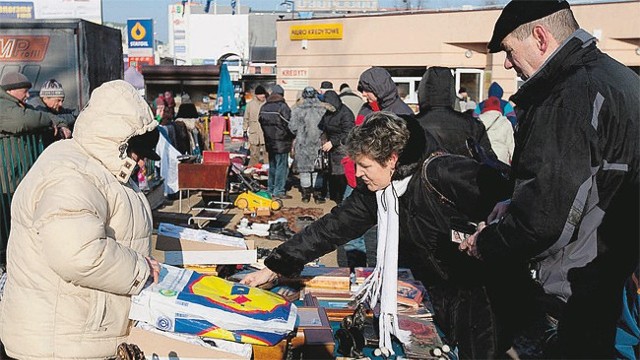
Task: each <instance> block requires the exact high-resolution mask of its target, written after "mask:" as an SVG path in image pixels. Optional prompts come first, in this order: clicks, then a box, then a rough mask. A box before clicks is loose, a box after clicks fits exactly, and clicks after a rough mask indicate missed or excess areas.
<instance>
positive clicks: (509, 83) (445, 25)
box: [277, 0, 640, 103]
mask: <svg viewBox="0 0 640 360" xmlns="http://www.w3.org/2000/svg"><path fill="white" fill-rule="evenodd" d="M572 9H573V11H574V14H575V16H576V18H577V20H578V22H579V24H580V25H581V27H582V28H583V29H585V30H587V31H588V32H590V33H592V34H595V33H596V32H598V31H599V33H600V34H601V35H600V40H599V44H598V46H599V48H600V49H601V50H603V51H604V52H606V53H608V54H609V55H611V56H612V57H613V58H615V59H617V60H618V61H620V62H622V63H623V64H625V65H627V66H640V55H638V54H636V49H638V48H640V21H638V19H639V18H640V0H638V1H631V2H618V3H607V4H589V5H573V6H572ZM500 11H501V9H489V10H469V11H456V12H451V11H436V12H434V11H428V12H418V13H412V14H406V13H405V14H384V15H370V16H354V17H335V18H322V19H310V20H281V21H278V22H277V39H278V40H277V64H278V77H277V82H278V84H281V85H283V86H284V87H285V89H286V90H285V97H286V99H287V101H289V102H290V103H291V102H293V101H294V100H295V97H296V95H297V92H298V91H296V90H289V89H287V88H288V87H289V88H291V86H292V85H291V84H292V83H295V85H297V86H298V87H299V86H301V85H303V84H305V83H306V84H308V85H310V86H314V87H316V88H319V87H320V82H322V81H324V80H330V81H332V82H333V84H334V86H335V87H336V88H337V87H339V85H340V84H341V83H343V82H347V83H349V84H350V85H351V86H352V88H353V89H354V90H355V88H356V85H357V80H358V77H359V75H360V73H362V71H364V70H366V69H367V68H369V67H370V66H382V67H396V66H412V67H425V68H426V67H428V66H434V65H440V66H448V67H451V68H475V69H484V70H485V84H489V83H490V82H491V81H498V82H499V83H500V84H501V85H502V87H503V88H504V90H505V98H506V97H508V96H509V95H511V94H512V93H513V92H515V90H516V86H517V83H516V78H515V73H514V72H513V71H511V70H509V71H507V70H505V69H504V67H503V62H504V52H501V53H498V54H486V53H485V52H486V44H487V42H488V40H489V39H490V38H491V33H492V31H493V25H494V23H495V20H496V19H497V18H498V16H499V15H500ZM327 23H341V24H342V26H343V38H342V39H341V40H307V41H306V45H305V46H303V41H299V40H297V41H292V40H290V39H289V27H290V26H292V25H308V24H327ZM303 47H304V48H303ZM467 50H471V51H472V54H471V57H466V56H465V51H467ZM287 69H298V70H303V71H302V72H300V73H299V74H298V75H296V76H297V78H295V79H293V78H289V77H283V76H282V71H283V70H287ZM294 87H296V86H294ZM336 90H337V89H336ZM485 94H486V89H485Z"/></svg>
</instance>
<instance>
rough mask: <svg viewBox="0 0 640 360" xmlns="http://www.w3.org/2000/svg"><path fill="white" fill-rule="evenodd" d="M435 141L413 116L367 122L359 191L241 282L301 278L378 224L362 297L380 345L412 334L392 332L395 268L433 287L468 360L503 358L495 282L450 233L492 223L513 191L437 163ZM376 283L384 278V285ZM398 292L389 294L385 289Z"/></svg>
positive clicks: (470, 170) (488, 174) (443, 159)
mask: <svg viewBox="0 0 640 360" xmlns="http://www.w3.org/2000/svg"><path fill="white" fill-rule="evenodd" d="M434 144H435V140H434V139H433V137H432V136H431V135H430V134H429V133H427V132H425V131H424V130H423V129H422V128H421V127H420V125H419V124H418V123H417V121H416V120H415V119H414V118H413V117H411V116H405V117H403V118H399V117H398V116H396V115H394V114H392V113H388V112H384V111H382V112H376V113H372V114H370V115H368V116H367V117H366V118H365V121H364V123H363V124H362V125H361V126H356V127H354V128H353V129H352V130H351V132H350V133H349V137H348V139H347V152H348V154H349V157H351V158H352V159H355V161H356V164H357V172H356V175H357V176H358V179H359V184H358V187H357V188H356V189H355V190H354V192H353V193H352V194H351V196H349V197H348V198H347V199H345V201H344V202H343V203H342V204H341V205H339V206H336V207H335V208H333V210H332V211H331V213H329V214H327V215H325V216H323V217H322V218H320V219H319V220H317V221H316V222H314V223H313V224H311V225H309V226H307V227H305V228H304V229H303V230H302V231H301V232H299V233H297V234H296V235H294V236H293V237H292V238H291V239H290V240H289V241H287V242H285V243H283V244H282V245H280V246H278V247H277V248H275V249H274V250H273V252H272V253H271V254H270V255H269V256H268V257H267V259H266V260H265V265H266V268H265V269H263V270H260V271H258V272H255V273H252V274H249V275H248V276H247V277H245V279H244V280H243V283H245V284H249V285H253V286H257V285H260V284H263V283H265V282H268V281H272V280H274V279H275V278H276V277H277V276H278V274H279V275H281V276H293V275H296V274H297V273H299V272H300V271H301V270H302V268H303V267H304V265H305V264H306V263H307V262H308V261H310V260H312V259H315V258H318V257H320V256H321V255H324V254H326V253H329V252H331V251H333V250H335V249H336V247H338V246H340V245H342V244H344V243H346V242H347V241H349V240H351V239H354V238H356V237H358V236H360V235H362V234H363V233H364V232H365V231H367V229H369V228H371V227H372V226H373V225H376V224H377V225H378V254H379V255H378V261H377V265H376V270H375V271H374V275H372V276H371V277H369V278H368V279H367V281H365V284H364V285H363V287H362V288H363V289H364V290H362V292H361V293H359V295H358V298H359V299H360V300H361V301H362V302H364V303H365V304H367V305H369V306H370V307H371V308H374V307H375V306H376V305H377V300H378V299H379V300H380V309H381V310H380V312H381V314H380V321H379V324H380V329H379V330H380V339H381V344H380V346H381V347H386V348H387V349H390V344H389V342H390V340H389V339H390V338H391V337H390V334H393V335H395V336H396V337H398V339H400V340H401V341H402V339H403V338H404V337H405V336H406V334H403V332H402V331H398V329H397V328H394V324H397V321H396V320H397V319H394V317H395V316H397V315H396V314H397V303H396V301H395V299H396V296H395V292H396V291H397V289H396V288H394V287H393V284H394V283H395V284H396V286H397V268H398V267H407V268H409V269H411V271H412V273H413V274H414V276H415V278H416V279H417V280H420V281H422V283H423V284H424V285H425V286H426V288H427V290H428V293H429V296H430V298H431V301H432V303H433V306H434V311H435V313H434V319H435V321H436V324H437V325H438V326H439V327H440V329H441V330H442V331H443V333H444V335H445V341H446V342H447V343H448V344H450V345H452V346H457V347H458V350H459V356H460V357H461V358H482V359H487V358H495V357H503V356H505V355H504V354H505V352H506V350H507V349H508V348H509V347H510V339H508V338H503V335H504V334H503V333H501V331H502V330H503V329H502V328H501V327H500V326H499V325H500V324H499V323H498V322H497V319H498V317H497V316H498V314H496V313H495V308H493V307H492V306H491V303H492V301H493V299H492V298H491V297H492V296H493V294H496V293H495V292H493V289H495V287H494V286H492V285H493V284H494V283H495V281H494V280H493V277H492V276H489V275H488V274H487V269H485V268H484V267H483V265H482V263H481V262H480V261H478V260H476V259H471V258H469V257H467V256H465V255H464V254H463V253H461V252H460V251H459V250H458V244H457V243H455V242H453V241H452V236H451V229H452V228H454V227H456V226H458V225H466V224H467V222H468V221H473V222H479V221H483V220H484V219H486V218H487V215H488V214H489V212H490V211H491V209H492V208H493V205H495V203H496V202H497V201H500V200H502V199H504V198H506V197H508V196H509V191H508V189H509V186H507V185H506V184H504V183H505V181H506V180H505V179H503V178H502V177H501V175H499V173H498V172H496V171H494V170H493V169H490V168H488V167H486V166H484V165H482V164H480V163H478V162H476V161H475V160H473V159H471V158H468V157H464V156H457V155H435V156H431V157H429V154H431V153H432V152H433V150H435V148H434V147H433V146H434ZM425 158H427V159H426V160H425ZM467 232H469V231H467ZM381 249H386V250H381ZM381 254H382V255H381ZM376 272H377V275H378V276H379V277H377V276H376V275H375V274H376ZM371 279H381V280H379V281H380V283H381V285H380V283H379V284H376V283H375V282H373V281H371ZM501 287H504V284H501ZM390 288H391V289H392V290H391V291H389V290H387V291H389V292H388V293H385V291H384V290H382V289H390Z"/></svg>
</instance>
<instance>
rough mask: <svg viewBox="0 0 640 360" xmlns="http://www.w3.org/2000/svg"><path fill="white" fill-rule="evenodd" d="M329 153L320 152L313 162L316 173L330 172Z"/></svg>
mask: <svg viewBox="0 0 640 360" xmlns="http://www.w3.org/2000/svg"><path fill="white" fill-rule="evenodd" d="M329 166H330V165H329V153H327V152H324V151H322V149H320V150H318V156H316V160H315V161H314V162H313V170H314V171H316V172H325V171H329Z"/></svg>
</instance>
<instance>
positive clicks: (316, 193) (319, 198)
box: [313, 191, 327, 204]
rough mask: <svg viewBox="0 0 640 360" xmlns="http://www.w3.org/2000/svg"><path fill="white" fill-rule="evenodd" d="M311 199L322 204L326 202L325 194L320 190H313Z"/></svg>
mask: <svg viewBox="0 0 640 360" xmlns="http://www.w3.org/2000/svg"><path fill="white" fill-rule="evenodd" d="M313 201H314V202H315V203H316V204H324V203H326V202H327V200H326V199H325V196H324V195H323V194H322V191H314V192H313Z"/></svg>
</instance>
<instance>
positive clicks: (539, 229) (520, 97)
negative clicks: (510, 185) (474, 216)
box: [477, 30, 640, 358]
mask: <svg viewBox="0 0 640 360" xmlns="http://www.w3.org/2000/svg"><path fill="white" fill-rule="evenodd" d="M639 89H640V79H639V78H638V75H637V74H635V73H634V72H633V71H632V70H630V69H629V68H627V67H626V66H624V65H622V64H620V63H619V62H617V61H615V60H614V59H612V58H611V57H609V56H608V55H606V54H603V53H602V52H601V51H600V50H599V49H598V48H597V47H596V41H595V39H594V38H593V37H592V36H591V35H589V34H588V33H586V32H585V31H583V30H579V31H577V32H576V33H575V34H574V35H573V37H572V38H571V39H569V40H568V41H566V42H565V44H564V45H563V46H562V47H561V48H560V49H558V50H557V52H556V53H555V55H554V56H553V57H552V58H551V59H550V60H548V62H547V63H546V64H545V65H544V66H543V67H542V68H541V69H539V70H538V72H536V73H535V74H534V76H532V77H531V78H530V79H529V80H527V82H526V83H524V84H523V86H522V87H521V88H520V90H519V91H518V92H517V93H516V94H515V95H513V96H512V97H511V100H512V101H513V102H515V103H516V105H517V106H516V109H518V111H519V112H518V127H517V129H516V133H515V140H516V147H515V151H514V155H513V161H512V177H513V178H514V180H515V190H514V194H513V197H512V201H511V205H510V207H509V211H508V212H507V214H506V216H505V217H504V218H503V219H502V221H500V222H499V223H498V224H495V225H490V226H488V227H487V228H485V229H484V230H483V231H482V232H481V233H480V236H479V238H478V243H477V244H478V249H479V251H480V254H481V255H482V256H483V258H484V259H485V260H487V261H492V262H496V263H499V262H501V261H503V259H506V258H518V259H521V260H523V261H526V260H529V259H533V260H534V261H535V263H536V266H537V269H538V275H539V280H540V282H541V283H542V284H543V286H544V288H545V292H546V293H548V294H551V295H553V296H555V297H557V298H558V299H561V300H565V301H567V305H568V308H567V310H566V311H567V314H569V315H568V316H567V317H566V318H565V320H567V322H566V323H564V324H563V323H562V320H561V325H562V326H565V325H566V326H567V329H568V330H567V333H566V334H568V335H569V336H575V338H574V339H572V340H571V341H570V342H569V343H565V345H568V346H570V347H572V348H573V349H577V350H578V351H582V352H583V353H572V354H569V356H570V357H575V358H585V357H588V358H600V357H605V358H613V357H614V356H615V355H614V353H613V336H614V334H615V324H616V320H617V318H618V316H619V315H620V306H621V305H620V304H621V301H620V296H621V294H622V287H623V282H624V279H625V278H626V277H627V276H629V275H630V274H631V273H632V272H633V270H634V269H635V267H636V266H637V264H638V252H639V249H638V244H639V241H638V239H639V238H640V234H639V227H638V219H639V218H640V211H639V209H640V196H639V193H638V190H639V189H640V182H639V177H638V168H639V166H640V144H639V140H640V129H639V128H640V126H639V121H640V90H639ZM594 309H597V311H593V310H594ZM569 329H571V330H569ZM589 334H591V335H589ZM580 337H581V339H580ZM584 344H589V346H583V345H584ZM564 347H565V348H567V346H564ZM601 349H604V352H602V353H601V352H600V350H601Z"/></svg>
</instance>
